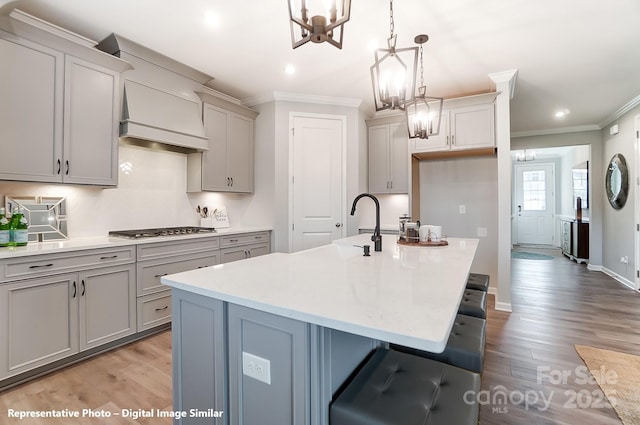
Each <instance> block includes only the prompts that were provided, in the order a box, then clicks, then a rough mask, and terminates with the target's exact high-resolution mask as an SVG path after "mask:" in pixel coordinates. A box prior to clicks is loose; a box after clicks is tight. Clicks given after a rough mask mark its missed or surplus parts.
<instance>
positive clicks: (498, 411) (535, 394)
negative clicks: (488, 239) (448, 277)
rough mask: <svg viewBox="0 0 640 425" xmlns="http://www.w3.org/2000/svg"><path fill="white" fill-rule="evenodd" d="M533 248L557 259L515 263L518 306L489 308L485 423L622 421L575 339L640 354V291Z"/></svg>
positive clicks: (514, 287)
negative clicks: (509, 310)
mask: <svg viewBox="0 0 640 425" xmlns="http://www.w3.org/2000/svg"><path fill="white" fill-rule="evenodd" d="M527 251H532V252H533V251H535V252H543V253H546V254H551V255H553V256H554V258H553V260H521V259H512V261H511V264H512V278H511V282H512V283H511V296H512V309H513V312H512V313H510V314H509V313H504V312H500V311H495V310H493V309H490V311H489V314H488V316H489V317H488V322H487V325H488V329H487V345H486V354H485V369H484V372H483V374H482V390H483V391H484V393H483V395H489V396H490V397H488V400H487V399H486V398H485V399H484V400H483V405H482V406H481V409H480V424H482V425H498V424H500V425H503V424H504V425H507V424H508V425H512V424H520V423H527V424H579V423H586V424H587V423H588V424H603V425H606V424H620V423H621V422H620V420H619V419H618V417H617V415H616V413H615V411H614V410H613V409H612V408H611V406H610V405H609V403H608V402H607V400H606V398H604V397H603V395H602V392H601V391H600V389H599V387H598V386H597V384H595V383H594V382H593V380H592V379H590V378H591V376H590V375H589V374H588V373H587V372H586V368H584V364H583V362H582V360H581V359H580V357H579V356H578V354H577V353H576V351H575V349H574V344H582V345H591V346H594V347H599V348H606V349H611V350H616V351H623V352H627V353H632V354H638V355H640V294H638V293H637V292H636V291H634V290H632V289H629V288H627V287H625V286H624V285H622V284H621V283H619V282H617V281H615V280H614V279H612V278H610V277H608V276H607V275H605V274H604V273H601V272H591V271H589V270H587V267H586V265H585V264H581V265H578V264H576V263H575V262H572V261H569V260H568V259H567V258H565V257H563V256H562V254H560V253H559V251H557V250H554V251H539V250H535V249H527ZM609 372H615V373H618V374H622V373H624V371H606V373H609ZM562 376H564V378H563V377H562ZM587 380H588V381H589V382H586V381H587ZM500 386H502V387H500ZM501 392H502V393H504V394H506V395H507V396H508V399H507V401H506V402H502V401H501V400H499V399H498V400H493V399H494V397H497V396H498V395H499V394H500V393H501ZM543 397H544V399H543ZM545 400H546V401H545ZM493 401H495V402H493Z"/></svg>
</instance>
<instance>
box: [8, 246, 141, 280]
mask: <svg viewBox="0 0 640 425" xmlns="http://www.w3.org/2000/svg"><path fill="white" fill-rule="evenodd" d="M134 261H135V251H134V247H133V246H124V247H122V246H119V247H117V248H107V249H92V250H83V251H73V252H64V253H58V254H47V255H32V256H28V257H19V258H7V259H4V260H0V269H1V270H0V282H5V281H12V280H19V279H26V278H31V277H38V276H49V275H52V274H58V273H65V272H69V271H74V272H75V271H80V270H88V269H93V268H97V267H105V266H113V265H119V264H128V263H133V262H134Z"/></svg>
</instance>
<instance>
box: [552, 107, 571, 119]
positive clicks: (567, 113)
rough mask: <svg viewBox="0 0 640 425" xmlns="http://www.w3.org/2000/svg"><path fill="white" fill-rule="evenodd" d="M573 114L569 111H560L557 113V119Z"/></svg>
mask: <svg viewBox="0 0 640 425" xmlns="http://www.w3.org/2000/svg"><path fill="white" fill-rule="evenodd" d="M570 113H571V111H569V110H568V109H563V110H561V111H558V112H556V113H555V117H556V118H564V117H566V116H567V115H569V114H570Z"/></svg>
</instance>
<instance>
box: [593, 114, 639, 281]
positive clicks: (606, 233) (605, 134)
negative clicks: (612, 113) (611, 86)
mask: <svg viewBox="0 0 640 425" xmlns="http://www.w3.org/2000/svg"><path fill="white" fill-rule="evenodd" d="M638 114H640V106H638V107H635V108H633V109H632V110H631V111H629V112H627V113H626V114H625V115H623V116H622V117H621V118H620V119H618V120H616V121H615V122H614V123H612V124H618V125H619V126H620V132H619V133H618V134H617V135H615V136H612V135H610V134H609V128H610V125H609V126H606V127H605V128H604V129H603V130H602V139H603V141H604V142H603V144H604V150H603V154H602V157H603V161H602V163H601V164H600V171H601V179H600V180H599V182H598V186H600V187H602V188H603V192H602V196H601V204H602V205H603V208H604V210H603V225H602V234H603V238H602V246H603V261H602V265H603V267H604V268H605V269H607V270H610V271H612V272H614V273H616V274H618V275H619V276H621V277H623V278H624V279H626V280H628V281H629V282H630V283H632V284H633V282H634V281H635V277H634V273H635V270H636V266H635V255H634V252H635V241H634V235H635V229H634V227H635V224H636V221H635V219H634V209H635V208H634V206H635V199H636V194H635V190H634V185H633V182H635V181H636V178H637V172H636V170H637V164H636V162H637V160H636V154H635V149H636V142H635V128H634V126H635V124H634V119H635V116H636V115H638ZM616 153H620V154H622V155H624V157H625V159H626V162H627V167H628V168H629V197H628V198H627V203H626V204H625V206H624V207H623V208H622V209H620V210H615V209H613V208H612V207H611V205H609V202H608V200H607V195H606V192H604V179H605V175H606V169H607V166H608V164H609V161H610V160H611V157H612V156H613V155H615V154H616ZM623 256H628V257H629V263H628V264H623V263H621V262H620V257H623Z"/></svg>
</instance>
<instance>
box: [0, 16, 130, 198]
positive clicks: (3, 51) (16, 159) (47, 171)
mask: <svg viewBox="0 0 640 425" xmlns="http://www.w3.org/2000/svg"><path fill="white" fill-rule="evenodd" d="M19 18H20V19H21V22H22V23H23V24H24V23H25V22H27V23H29V22H31V21H30V17H29V16H28V15H20V16H19ZM47 25H48V24H46V23H43V22H38V24H37V25H36V24H34V26H33V27H31V26H29V25H26V26H25V25H21V26H17V27H16V28H18V29H19V30H20V31H17V32H18V33H19V34H18V35H14V34H12V33H9V32H5V31H3V30H0V60H1V61H2V63H3V64H7V66H2V67H1V69H0V98H2V99H3V102H2V105H0V128H2V131H3V143H2V145H3V146H2V147H3V151H2V155H1V157H0V179H1V180H17V181H36V182H49V183H76V184H89V185H98V186H115V185H117V177H118V174H117V165H118V164H117V162H118V160H117V153H118V151H117V149H118V112H117V111H118V108H119V106H120V95H119V87H120V83H119V79H120V73H121V72H122V71H124V70H126V69H129V68H130V65H129V64H128V63H126V62H124V61H122V60H120V59H118V58H115V57H113V56H110V55H108V54H106V53H103V52H100V51H98V50H96V49H94V48H92V47H90V44H89V45H88V44H87V40H86V39H83V38H81V37H79V36H76V35H74V34H72V33H69V32H66V31H64V30H61V29H60V28H57V27H53V26H51V27H47ZM62 32H64V33H63V34H61V33H62ZM76 39H77V40H76Z"/></svg>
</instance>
